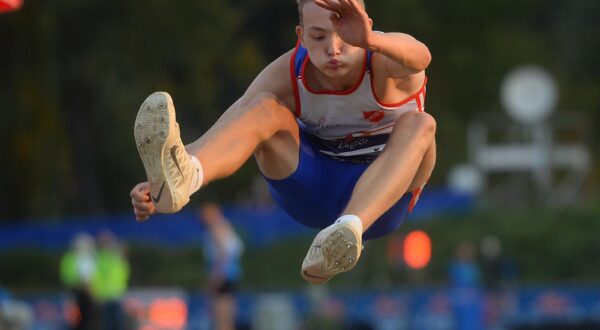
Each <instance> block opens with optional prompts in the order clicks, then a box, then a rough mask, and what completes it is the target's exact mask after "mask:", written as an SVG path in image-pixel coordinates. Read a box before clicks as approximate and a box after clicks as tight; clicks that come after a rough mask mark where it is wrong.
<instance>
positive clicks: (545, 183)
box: [454, 65, 591, 205]
mask: <svg viewBox="0 0 600 330" xmlns="http://www.w3.org/2000/svg"><path fill="white" fill-rule="evenodd" d="M500 95H501V103H502V106H503V107H504V109H505V110H506V112H507V113H508V115H509V116H510V118H511V119H512V121H509V122H507V121H506V120H500V119H499V118H487V119H481V120H477V121H474V122H472V123H471V124H470V125H469V129H468V143H469V157H470V162H471V166H472V168H471V172H469V173H468V175H469V176H470V177H471V178H470V180H471V181H473V178H472V177H473V173H472V171H473V170H475V171H477V172H478V173H480V175H481V182H482V183H481V184H476V186H478V187H477V188H479V189H480V190H485V191H488V192H489V191H490V190H491V189H493V187H491V182H490V180H489V178H490V177H491V175H492V174H495V173H508V174H524V173H525V174H529V176H530V177H531V178H532V179H533V181H532V183H533V186H534V187H535V195H536V196H535V197H537V198H536V199H535V200H534V201H537V202H542V203H544V204H550V205H568V204H571V203H573V202H575V201H576V200H577V197H578V196H579V194H580V192H581V188H582V185H583V183H584V182H585V178H586V177H587V175H588V174H589V172H590V168H591V156H590V152H589V151H588V148H587V147H586V145H585V143H584V140H585V136H584V135H585V130H583V129H582V128H581V125H582V123H581V122H579V123H578V122H577V121H576V120H571V119H573V118H572V117H567V118H566V119H567V120H561V121H560V122H557V123H551V121H550V120H549V119H550V115H551V114H552V112H553V111H554V110H555V109H556V104H557V100H558V91H557V87H556V83H555V82H554V79H553V78H552V76H551V75H550V74H549V73H548V72H546V71H545V70H544V69H542V68H540V67H537V66H533V65H529V66H523V67H519V68H517V69H515V70H514V71H512V72H511V73H509V74H508V76H507V77H506V78H505V80H504V81H503V83H502V86H501V94H500ZM570 114H571V113H569V115H570ZM560 130H568V131H569V137H570V139H571V140H572V138H573V136H576V139H575V141H569V143H564V142H562V141H560V134H559V131H560ZM499 136H500V137H501V138H500V141H499V142H496V141H493V142H492V140H497V139H498V137H499ZM463 172H465V170H464V169H463ZM459 173H460V172H459ZM465 173H467V172H465ZM558 173H561V174H562V175H557V174H558ZM454 174H455V175H456V173H454ZM559 177H560V178H559ZM521 178H522V177H521ZM455 180H456V179H455ZM519 180H521V181H523V180H522V179H519ZM521 183H522V182H521ZM508 193H510V192H508Z"/></svg>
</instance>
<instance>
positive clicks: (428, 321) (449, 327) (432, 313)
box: [412, 294, 459, 330]
mask: <svg viewBox="0 0 600 330" xmlns="http://www.w3.org/2000/svg"><path fill="white" fill-rule="evenodd" d="M412 329H414V330H456V329H459V328H458V327H457V325H456V321H455V319H454V315H453V314H452V305H451V303H450V299H448V298H447V297H446V296H445V295H442V294H437V295H434V296H432V297H431V298H430V299H429V300H428V301H427V303H426V304H425V306H423V308H422V309H421V310H419V311H418V312H417V314H416V315H415V319H414V321H413V327H412Z"/></svg>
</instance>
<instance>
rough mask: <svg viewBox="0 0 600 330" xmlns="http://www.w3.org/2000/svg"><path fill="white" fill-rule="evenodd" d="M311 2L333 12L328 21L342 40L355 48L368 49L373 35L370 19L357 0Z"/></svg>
mask: <svg viewBox="0 0 600 330" xmlns="http://www.w3.org/2000/svg"><path fill="white" fill-rule="evenodd" d="M313 1H314V3H315V4H316V5H317V6H320V7H322V8H324V9H327V10H330V11H332V12H333V13H331V16H330V17H329V19H331V22H333V27H334V28H335V30H336V32H337V34H338V35H339V36H340V38H342V40H344V41H345V42H347V43H349V44H351V45H353V46H356V47H361V48H369V47H370V45H371V38H372V34H373V31H372V29H371V19H370V18H369V15H367V12H366V11H365V10H364V9H363V7H362V6H361V5H360V4H359V3H358V1H357V0H313Z"/></svg>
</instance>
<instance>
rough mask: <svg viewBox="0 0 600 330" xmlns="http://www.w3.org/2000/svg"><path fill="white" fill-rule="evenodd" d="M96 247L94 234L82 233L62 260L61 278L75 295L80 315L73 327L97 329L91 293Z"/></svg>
mask: <svg viewBox="0 0 600 330" xmlns="http://www.w3.org/2000/svg"><path fill="white" fill-rule="evenodd" d="M95 258H96V247H95V243H94V239H93V237H92V236H90V235H88V234H85V233H80V234H78V235H77V236H75V238H74V239H73V241H72V245H71V249H70V250H69V251H67V252H66V253H65V254H64V255H63V257H62V259H61V261H60V278H61V280H62V283H63V285H65V287H66V288H68V289H69V290H70V291H71V293H72V294H73V295H74V297H75V303H76V304H77V308H78V312H79V313H78V315H77V317H75V319H74V320H72V321H73V323H72V324H71V326H72V328H73V329H81V330H87V329H95V327H96V326H97V324H98V323H97V318H96V311H95V309H96V308H95V306H96V304H95V301H94V299H93V297H92V293H91V285H92V280H93V278H94V276H95V273H96V259H95Z"/></svg>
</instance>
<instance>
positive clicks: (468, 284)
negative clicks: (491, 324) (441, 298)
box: [450, 241, 483, 330]
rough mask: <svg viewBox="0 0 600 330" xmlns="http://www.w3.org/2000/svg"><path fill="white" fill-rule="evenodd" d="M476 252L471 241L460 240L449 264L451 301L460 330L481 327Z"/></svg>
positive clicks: (479, 280) (479, 284)
mask: <svg viewBox="0 0 600 330" xmlns="http://www.w3.org/2000/svg"><path fill="white" fill-rule="evenodd" d="M476 252H477V250H476V248H475V245H474V244H473V243H471V242H469V241H462V242H460V243H459V244H458V245H457V247H456V250H455V255H454V258H453V260H452V262H451V264H450V281H451V285H452V296H453V297H452V302H453V303H454V311H455V315H456V318H457V323H458V328H459V329H461V330H470V329H473V330H479V329H482V328H483V313H482V297H481V275H480V270H479V265H478V263H477V259H476Z"/></svg>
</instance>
